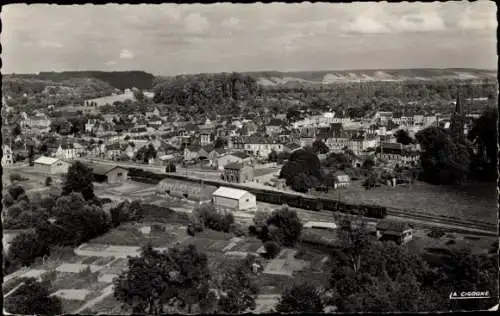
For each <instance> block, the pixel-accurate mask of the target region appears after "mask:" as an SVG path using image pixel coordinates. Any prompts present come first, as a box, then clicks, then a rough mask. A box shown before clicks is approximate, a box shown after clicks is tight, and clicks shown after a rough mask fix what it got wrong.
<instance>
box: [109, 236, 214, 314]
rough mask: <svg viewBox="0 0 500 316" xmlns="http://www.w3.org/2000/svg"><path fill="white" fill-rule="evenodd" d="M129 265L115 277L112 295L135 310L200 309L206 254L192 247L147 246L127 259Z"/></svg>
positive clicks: (205, 289) (204, 289)
mask: <svg viewBox="0 0 500 316" xmlns="http://www.w3.org/2000/svg"><path fill="white" fill-rule="evenodd" d="M128 267H129V269H128V270H127V271H125V272H123V273H122V274H121V275H120V276H119V277H118V278H116V279H115V280H114V284H115V293H114V294H115V297H116V298H117V299H118V300H119V301H121V302H123V303H125V304H127V305H128V306H130V307H131V308H132V311H133V312H134V313H140V314H144V313H146V314H152V315H159V314H163V313H164V305H165V304H168V305H169V306H172V307H174V308H176V309H177V310H178V311H179V312H180V311H182V310H184V309H186V312H187V313H192V312H193V307H194V306H195V305H197V306H198V307H199V309H200V312H203V310H202V309H203V308H202V307H203V304H200V302H202V301H203V298H204V297H206V296H207V295H208V293H209V286H208V281H209V278H210V271H209V269H208V260H207V256H206V255H205V254H203V253H201V252H199V251H198V250H197V249H196V247H195V246H193V245H190V246H188V247H186V248H170V249H169V250H167V251H165V252H158V251H156V250H154V249H153V248H152V247H151V245H148V246H146V247H144V248H143V249H142V253H141V255H140V256H139V257H137V258H129V262H128Z"/></svg>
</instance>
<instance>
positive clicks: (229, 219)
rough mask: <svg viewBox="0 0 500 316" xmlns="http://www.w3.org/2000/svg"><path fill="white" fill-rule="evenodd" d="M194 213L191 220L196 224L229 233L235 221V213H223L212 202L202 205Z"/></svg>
mask: <svg viewBox="0 0 500 316" xmlns="http://www.w3.org/2000/svg"><path fill="white" fill-rule="evenodd" d="M192 214H193V215H192V217H191V222H192V223H193V224H194V225H203V226H205V227H208V228H210V229H213V230H215V231H223V232H226V233H228V232H229V228H230V226H231V224H233V223H234V217H233V214H231V213H228V214H221V213H219V212H218V211H217V210H216V209H215V208H214V206H213V205H211V204H204V205H201V206H200V207H198V208H197V209H195V210H194V211H193V213H192Z"/></svg>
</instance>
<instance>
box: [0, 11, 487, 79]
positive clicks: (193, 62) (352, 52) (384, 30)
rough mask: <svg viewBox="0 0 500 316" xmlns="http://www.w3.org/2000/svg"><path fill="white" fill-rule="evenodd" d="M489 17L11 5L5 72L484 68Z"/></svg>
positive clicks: (6, 15) (5, 27) (5, 22)
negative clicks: (135, 69) (461, 66)
mask: <svg viewBox="0 0 500 316" xmlns="http://www.w3.org/2000/svg"><path fill="white" fill-rule="evenodd" d="M495 13H496V7H495V4H494V3H493V2H485V1H479V2H474V3H465V2H453V3H452V2H445V3H439V4H438V3H429V4H427V3H411V4H410V3H404V4H397V3H381V2H372V3H367V2H363V3H344V4H328V3H314V4H313V3H304V2H303V3H298V4H283V3H272V4H262V3H254V4H249V5H239V4H231V3H219V4H213V5H202V4H192V5H176V4H168V5H167V4H162V5H137V6H132V5H117V4H107V5H103V6H94V5H83V6H51V5H44V4H35V5H29V6H28V5H8V6H5V7H2V12H1V18H2V33H1V34H0V41H1V43H2V61H3V66H4V69H2V71H6V72H11V71H14V72H37V71H45V70H47V71H50V70H51V69H63V70H64V69H65V68H67V70H76V69H80V68H81V69H98V68H99V67H103V68H105V67H107V66H111V65H114V66H113V68H117V69H118V68H120V69H121V68H126V67H131V66H133V67H134V68H137V69H144V70H145V71H149V72H153V73H155V74H177V73H181V72H200V71H233V70H234V71H238V70H240V71H243V70H253V69H278V70H279V69H286V68H287V67H293V68H295V69H300V68H301V69H308V68H310V69H313V68H321V67H325V68H331V67H333V68H335V67H339V68H352V67H367V66H370V67H387V66H389V67H404V65H407V66H408V67H412V66H422V67H423V66H436V67H445V66H450V65H454V66H456V67H460V65H461V63H463V64H464V65H474V64H476V65H477V66H476V67H477V68H490V66H487V65H489V64H494V65H496V64H497V55H496V46H495V43H496V36H495V29H496V25H497V22H496V15H495ZM353 34H355V35H354V36H353ZM379 35H380V36H379ZM40 39H43V40H40ZM439 43H453V45H451V46H447V47H445V46H442V45H441V46H440V44H439ZM417 46H418V47H422V49H420V48H417ZM89 47H93V49H91V50H89V49H88V48H89ZM451 47H453V48H451ZM424 48H425V50H424ZM122 49H123V51H122ZM423 51H424V52H423ZM139 57H141V58H139ZM143 57H144V58H143ZM121 58H129V60H128V61H129V62H127V63H122V61H123V60H124V59H121ZM166 60H167V62H166ZM115 62H116V63H115ZM70 67H72V68H71V69H70Z"/></svg>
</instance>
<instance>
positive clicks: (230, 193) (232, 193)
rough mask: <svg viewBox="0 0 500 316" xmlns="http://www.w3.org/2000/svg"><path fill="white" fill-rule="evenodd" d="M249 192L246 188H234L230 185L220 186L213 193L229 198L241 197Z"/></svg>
mask: <svg viewBox="0 0 500 316" xmlns="http://www.w3.org/2000/svg"><path fill="white" fill-rule="evenodd" d="M247 193H248V192H247V191H245V190H240V189H233V188H228V187H220V188H218V189H217V190H216V191H215V192H214V193H213V194H212V195H213V196H219V197H225V198H229V199H240V198H242V197H243V196H244V195H245V194H247Z"/></svg>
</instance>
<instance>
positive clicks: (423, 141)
mask: <svg viewBox="0 0 500 316" xmlns="http://www.w3.org/2000/svg"><path fill="white" fill-rule="evenodd" d="M415 137H416V139H417V141H418V143H419V144H420V146H421V147H422V152H421V154H420V161H421V165H422V168H423V173H422V176H423V178H424V180H426V181H428V182H430V183H434V184H460V183H462V182H464V181H465V180H467V177H468V174H469V166H470V154H469V147H468V145H467V144H462V143H457V142H456V141H455V140H453V139H452V137H451V135H450V134H449V133H448V132H447V131H445V130H443V129H441V128H439V127H428V128H426V129H424V130H421V131H420V132H418V133H417V134H416V135H415Z"/></svg>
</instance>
